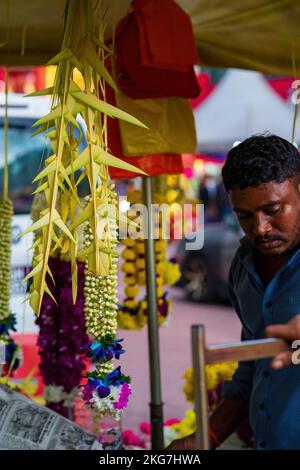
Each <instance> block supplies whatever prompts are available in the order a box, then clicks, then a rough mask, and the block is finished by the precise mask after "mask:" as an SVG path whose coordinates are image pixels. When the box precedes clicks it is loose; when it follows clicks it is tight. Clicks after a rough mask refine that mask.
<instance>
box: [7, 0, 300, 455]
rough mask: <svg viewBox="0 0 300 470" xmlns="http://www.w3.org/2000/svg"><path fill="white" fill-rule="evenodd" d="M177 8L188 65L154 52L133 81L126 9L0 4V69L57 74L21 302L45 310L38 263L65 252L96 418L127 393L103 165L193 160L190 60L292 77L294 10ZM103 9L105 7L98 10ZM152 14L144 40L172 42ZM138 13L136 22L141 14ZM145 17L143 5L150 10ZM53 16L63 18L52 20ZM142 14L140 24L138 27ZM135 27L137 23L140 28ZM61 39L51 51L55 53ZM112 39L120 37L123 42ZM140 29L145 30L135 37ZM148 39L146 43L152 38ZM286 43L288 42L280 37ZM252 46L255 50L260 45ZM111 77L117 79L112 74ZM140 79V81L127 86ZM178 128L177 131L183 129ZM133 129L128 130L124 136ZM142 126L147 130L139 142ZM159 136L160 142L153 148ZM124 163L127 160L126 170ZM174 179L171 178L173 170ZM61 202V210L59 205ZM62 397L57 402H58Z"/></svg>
mask: <svg viewBox="0 0 300 470" xmlns="http://www.w3.org/2000/svg"><path fill="white" fill-rule="evenodd" d="M137 3H138V2H137ZM146 3H147V2H139V4H140V7H141V10H140V11H139V14H142V12H143V8H142V7H143V6H145V5H146ZM167 3H168V4H170V5H171V7H172V8H173V7H174V5H173V2H166V3H165V4H167ZM178 4H179V5H180V6H181V7H182V8H183V9H184V10H185V11H186V12H187V13H188V14H189V15H190V19H191V21H192V24H193V34H194V36H193V38H192V35H191V30H190V29H189V21H188V20H187V16H186V15H183V14H182V13H180V12H179V10H180V9H178V8H177V7H175V8H174V18H177V16H176V15H179V17H180V18H181V19H182V28H183V30H185V29H184V28H186V31H187V35H186V36H184V38H185V39H186V41H187V43H188V40H189V41H190V43H189V44H190V46H191V47H190V49H189V51H191V54H190V56H191V57H188V58H185V59H186V60H187V61H188V63H186V62H184V63H182V62H180V60H179V63H176V64H175V66H174V62H173V63H172V61H173V60H174V57H171V59H170V61H169V63H168V65H167V67H166V63H164V64H163V66H162V65H161V63H160V60H162V57H163V52H164V48H161V49H162V51H160V52H161V56H159V58H158V60H157V57H155V56H154V59H155V60H157V62H156V63H155V66H154V67H153V68H154V69H156V70H155V74H153V75H152V76H151V75H150V76H148V75H147V74H145V75H143V73H144V70H142V71H141V70H140V69H139V72H141V74H140V75H139V74H138V73H137V74H135V72H136V70H137V65H140V64H138V58H137V57H134V55H130V57H129V56H128V55H127V54H126V44H127V43H126V41H127V40H129V39H130V40H132V41H133V42H134V40H135V37H136V34H137V31H136V25H135V24H133V19H134V18H135V19H136V18H139V17H138V13H137V12H136V17H134V16H133V14H132V12H131V10H130V11H129V15H128V16H127V17H126V18H125V21H123V23H122V22H121V23H119V20H120V19H122V18H123V17H124V15H126V13H127V12H128V10H129V6H130V5H129V2H127V1H124V2H115V3H113V2H108V3H107V4H105V5H103V7H102V10H101V12H100V13H99V11H98V10H97V8H98V6H99V5H97V8H96V10H95V11H97V14H95V17H93V13H94V12H93V10H91V9H90V7H86V4H85V2H80V1H78V2H76V1H75V0H73V1H72V0H70V1H69V2H67V3H66V7H65V6H64V5H63V3H62V2H60V1H53V2H52V4H51V8H49V4H48V3H46V2H45V1H38V2H36V1H29V2H23V3H20V2H18V1H17V0H11V1H8V2H5V3H2V4H1V6H0V18H1V20H0V28H1V30H2V31H3V38H2V47H1V49H0V63H1V64H3V65H7V66H9V65H24V64H30V65H40V64H43V63H46V62H48V61H49V60H50V59H52V62H50V63H53V64H57V65H58V68H57V75H56V78H55V82H54V86H53V88H52V89H51V90H49V89H48V90H47V91H46V92H45V94H49V95H51V96H52V98H53V101H52V108H51V111H50V113H49V114H48V115H47V116H46V117H45V118H44V119H43V118H42V119H41V120H39V121H38V122H37V126H40V127H39V129H38V131H45V130H48V127H49V125H50V135H49V137H50V139H51V141H52V144H53V153H54V155H53V156H52V157H51V156H50V158H48V161H47V162H46V166H45V168H44V169H43V170H42V171H41V172H40V173H39V175H38V176H37V178H36V180H37V181H39V180H41V184H40V186H39V187H38V192H42V193H44V194H45V201H46V202H45V206H44V207H43V208H41V210H40V213H39V216H38V219H37V221H36V222H35V223H34V225H33V226H32V228H31V230H32V231H34V232H35V235H36V239H35V245H34V248H35V250H36V251H35V260H34V267H33V271H32V273H31V274H30V275H29V276H28V279H30V278H33V290H32V291H31V293H30V302H31V305H32V307H33V309H34V310H35V312H36V313H37V314H39V313H40V311H41V309H42V308H43V301H44V300H43V299H44V294H47V295H48V297H50V298H53V301H54V302H55V300H54V299H55V294H54V292H53V289H52V288H51V287H50V281H49V279H51V277H52V270H53V267H52V266H51V265H50V262H49V259H51V255H52V253H53V252H55V251H60V253H62V254H65V255H66V254H69V262H70V267H71V271H70V272H69V273H68V275H67V276H68V277H71V278H72V287H71V291H70V292H69V293H70V295H71V297H72V300H73V303H75V302H76V301H77V300H78V297H77V294H78V291H79V289H80V286H81V287H82V289H83V290H85V293H84V295H85V313H86V318H87V326H88V328H87V331H88V333H89V334H90V335H92V336H93V341H92V343H91V344H90V345H88V348H89V350H88V354H89V357H90V358H92V359H95V360H96V361H97V362H98V368H97V367H96V369H95V370H94V371H93V372H92V373H90V374H89V375H88V382H87V384H85V389H84V396H85V400H86V401H87V402H89V403H90V402H93V404H94V405H95V404H96V405H97V406H99V409H105V410H106V411H107V410H108V409H109V408H111V406H112V403H110V402H108V401H105V399H106V398H107V397H110V396H112V395H111V394H112V393H113V392H114V393H115V395H114V400H111V401H113V404H114V405H115V407H114V409H113V411H114V412H115V413H116V414H117V410H121V409H123V408H125V407H126V402H127V400H128V397H129V395H130V386H129V379H128V377H125V376H124V375H123V374H122V373H121V371H120V368H117V369H114V367H113V365H112V363H111V360H112V358H116V359H119V357H120V355H121V354H123V352H124V351H123V349H122V346H121V344H120V341H119V340H117V339H116V338H115V333H116V312H115V310H116V306H115V294H116V262H115V259H114V258H115V255H114V248H115V245H116V244H117V234H116V225H115V224H114V223H113V222H112V221H111V219H109V217H108V215H107V214H106V213H103V214H101V217H99V219H98V212H99V211H100V212H101V207H102V206H101V205H102V204H103V203H104V204H105V205H108V204H110V203H113V204H114V201H115V197H116V195H115V192H114V188H113V187H112V186H111V185H110V182H109V177H108V167H109V166H113V167H114V168H117V169H118V171H119V170H122V171H125V172H128V171H130V172H133V173H134V172H135V173H138V174H144V175H145V174H146V175H149V174H156V175H157V174H161V173H166V166H167V165H168V164H170V158H173V159H174V161H176V156H177V157H178V156H179V155H181V154H182V153H193V151H194V148H195V130H194V127H193V126H194V124H193V118H192V114H191V110H190V108H189V107H188V105H187V98H195V97H196V96H197V94H198V93H199V91H200V90H199V88H197V82H196V81H195V80H194V72H193V67H192V66H193V65H194V64H195V63H196V62H198V60H199V62H200V64H204V65H209V66H222V67H229V66H230V67H241V68H248V69H256V70H261V71H266V72H271V73H289V74H294V75H296V67H297V63H298V61H299V55H300V51H299V47H298V43H299V41H298V35H299V32H298V24H297V19H298V18H299V13H300V7H299V5H297V4H296V3H295V2H293V1H291V0H290V1H285V2H282V1H281V2H279V1H267V2H264V3H263V4H262V2H260V1H258V0H256V1H247V2H243V3H242V4H240V5H237V4H236V2H227V3H226V4H224V2H221V1H219V2H205V1H197V2H194V1H193V0H190V1H188V0H182V1H180V2H178ZM108 6H109V7H110V8H109V9H107V8H108ZM152 7H153V11H154V13H155V12H156V13H157V12H160V13H161V16H160V17H161V18H162V21H163V20H164V21H165V22H162V23H155V21H153V22H152V23H151V21H150V22H149V24H148V26H149V25H150V26H151V27H153V28H154V29H153V30H152V32H153V31H154V30H155V28H158V29H156V31H159V32H160V34H162V37H165V41H171V40H172V38H173V40H174V37H175V36H176V35H175V36H174V33H172V31H170V34H169V35H168V24H169V19H170V17H169V16H168V15H167V16H166V15H165V16H164V14H163V10H162V9H160V2H153V3H152ZM65 8H66V9H65ZM78 8H79V10H78ZM80 8H81V10H80ZM107 11H109V13H107ZM145 11H146V13H147V10H145ZM153 11H152V10H151V8H150V13H153ZM64 12H65V13H67V14H66V15H65V20H64V21H63V18H64ZM105 12H106V15H105V14H104V13H105ZM148 13H149V11H148ZM180 15H181V16H180ZM146 16H147V15H146ZM146 16H145V17H146ZM145 17H142V18H143V21H144V20H145ZM150 17H151V14H150V15H149V18H150ZM82 18H84V22H82ZM155 18H157V15H155ZM283 18H284V19H285V21H283ZM140 19H141V18H140ZM150 19H151V18H150ZM174 21H175V20H174ZM105 22H106V23H108V27H107V28H104V23H105ZM120 24H121V26H120ZM138 24H139V26H140V25H141V24H142V20H141V21H140V23H138ZM116 25H118V28H119V30H118V29H117V34H116V37H114V35H112V30H113V29H114V27H115V26H116ZM150 26H149V28H150ZM85 28H86V29H85ZM104 30H105V35H104ZM63 31H64V35H63V44H62V45H61V38H62V32H63ZM124 31H125V32H126V33H127V36H124V34H125V33H124ZM140 31H142V33H141V37H143V31H144V30H143V29H142V30H140ZM145 31H148V30H147V28H145ZM188 34H189V36H188ZM122 35H123V36H122ZM110 37H112V38H113V39H112V42H106V44H105V41H107V40H108V39H109V38H110ZM149 37H150V36H149ZM154 37H155V36H152V39H153V38H154ZM122 38H123V40H122ZM124 38H125V39H124ZM170 38H171V39H170ZM187 38H188V40H187ZM250 38H251V40H250ZM291 38H293V39H292V40H291ZM177 39H178V37H177ZM237 39H238V40H237ZM115 40H116V41H117V48H118V54H119V55H118V58H120V57H123V60H124V61H123V62H122V63H119V64H118V65H119V66H120V67H121V68H120V69H119V71H120V70H121V71H122V70H123V71H124V70H125V69H126V70H127V71H129V72H130V73H131V72H132V75H130V74H129V76H130V79H131V80H129V81H128V80H127V81H126V80H123V82H122V83H121V81H122V80H120V78H119V80H118V86H120V88H121V90H122V93H121V94H119V93H118V91H117V88H118V86H117V85H116V83H115V81H114V79H113V78H112V76H111V74H110V73H111V71H112V72H113V65H111V64H110V65H107V62H106V59H107V57H106V54H108V56H110V55H112V52H111V47H112V46H113V45H114V41H115ZM182 40H183V37H179V42H180V41H181V42H182ZM160 41H161V38H160ZM262 41H263V44H264V47H261V44H262ZM161 44H164V41H161ZM166 44H167V42H166ZM195 44H196V46H197V49H198V52H197V51H196V47H195ZM151 46H153V48H154V50H155V51H156V52H157V51H158V49H159V44H158V43H157V42H155V40H153V42H152V43H151ZM174 50H176V48H174ZM198 53H199V59H198V57H197V54H198ZM183 56H184V48H183V50H182V51H181V59H182V57H183ZM195 57H196V59H195ZM129 59H130V60H129ZM163 59H165V57H163ZM147 60H148V61H150V62H151V60H153V57H150V58H149V57H148V56H147V57H146V55H145V61H146V62H147ZM155 60H154V62H155ZM126 61H127V62H126ZM152 65H153V64H152ZM147 66H149V63H148V65H147ZM122 67H123V69H122ZM168 67H169V69H170V70H172V73H177V81H176V80H174V81H172V80H170V77H172V74H170V75H168V73H165V75H164V79H163V80H161V79H160V75H159V73H161V72H159V71H161V69H164V70H165V69H167V70H169V69H168ZM172 67H173V68H172ZM74 68H77V69H78V70H80V72H81V74H82V77H83V81H84V90H82V89H80V87H78V85H76V83H75V82H73V81H72V71H73V69H74ZM142 72H143V73H142ZM147 72H149V70H148V71H147ZM182 73H184V74H185V75H184V77H185V79H186V81H183V82H181V81H180V80H178V77H181V75H180V74H182ZM112 75H113V73H112ZM122 76H123V77H124V75H122V74H121V77H122ZM141 77H142V78H141ZM127 78H128V77H127ZM133 78H135V79H136V81H135V80H134V79H133ZM140 79H141V81H140V82H138V80H140ZM155 79H156V80H157V81H156V82H155V83H156V84H157V87H156V88H155V89H149V83H150V82H151V84H152V83H153V81H155ZM143 80H145V82H146V81H147V80H148V83H147V86H148V88H147V86H146V87H145V86H144V83H145V82H143ZM141 82H143V83H142V85H143V86H140V85H141ZM70 83H71V85H70ZM105 83H107V84H108V85H109V86H110V88H111V89H112V90H114V91H115V92H116V93H115V96H114V97H113V98H112V100H110V98H109V97H108V94H109V92H106V89H105ZM170 83H172V84H173V85H174V84H175V85H176V84H181V83H184V84H185V85H186V88H183V89H182V88H180V87H179V88H180V89H178V88H177V89H176V90H172V91H171V90H169V88H170ZM175 85H174V86H175ZM91 90H92V91H91ZM174 96H175V97H176V98H174ZM114 100H115V101H114ZM103 102H104V103H105V104H104V105H103ZM150 108H151V109H150ZM150 110H151V112H152V116H151V112H150ZM78 113H81V114H82V115H83V118H84V120H85V123H86V139H87V148H88V151H83V152H82V153H80V154H79V153H78V150H77V147H78V145H77V141H76V138H75V137H74V134H72V132H73V129H74V128H75V127H78V126H77V123H76V116H77V114H78ZM161 115H163V116H167V118H166V120H165V122H162V123H160V126H161V127H160V129H159V131H160V132H157V129H156V128H155V125H154V124H153V122H155V117H157V116H161ZM153 116H154V117H153ZM170 116H172V119H173V118H174V116H176V117H177V118H176V119H177V120H176V121H175V124H176V126H175V125H174V121H172V120H171V118H170ZM109 118H116V119H118V120H119V121H120V124H119V130H118V132H119V138H121V141H122V151H123V154H122V155H120V154H118V150H116V151H114V152H112V153H110V151H111V147H112V146H113V145H114V143H115V142H116V139H114V141H113V143H112V144H111V143H110V141H109V133H110V132H111V128H110V127H109V126H110V124H109V122H110V119H109ZM183 123H187V124H186V125H185V126H184V125H183ZM133 126H136V127H134V131H133ZM174 127H175V129H176V130H177V131H178V132H177V135H175V134H174V133H173V134H172V132H171V130H173V131H174ZM70 129H71V132H70ZM145 129H146V130H145ZM153 129H154V131H156V132H152V133H151V131H153ZM247 129H248V128H247ZM249 129H251V130H252V129H253V126H250V127H249ZM95 130H96V131H95ZM166 131H169V132H170V134H167V132H166ZM51 132H52V134H51ZM245 132H247V131H245ZM166 134H167V135H168V138H167V139H164V138H163V137H164V136H165V135H166ZM115 135H116V134H115ZM76 152H77V153H76ZM145 155H147V156H148V157H149V158H150V157H151V158H152V159H153V161H154V160H155V158H156V157H155V155H160V156H161V157H162V160H163V159H164V162H165V166H162V167H161V168H159V169H158V171H157V172H155V173H151V171H149V170H151V168H152V166H150V169H148V170H146V169H144V167H143V165H142V159H143V158H144V157H145ZM131 158H136V159H137V160H135V161H134V163H133V160H131ZM139 158H140V160H139ZM76 159H78V160H76ZM129 162H131V163H129ZM81 167H84V172H83V177H87V179H88V181H89V187H90V194H89V198H88V199H86V200H85V206H83V205H82V203H81V202H80V201H79V198H78V194H77V182H78V181H77V179H76V178H77V177H75V176H74V175H75V173H74V171H75V170H79V169H80V168H81ZM74 168H75V170H74ZM148 168H149V165H148ZM177 173H180V169H179V170H178V172H177ZM125 175H126V173H125ZM99 176H100V177H101V179H102V184H101V185H100V186H97V180H98V177H99ZM123 176H124V175H123ZM143 181H144V182H143V193H144V202H145V205H146V207H148V209H150V207H151V203H152V188H151V179H150V178H149V177H148V176H144V180H143ZM65 185H67V187H66V186H65ZM59 190H60V191H59ZM59 192H61V196H60V197H61V200H60V205H61V208H60V212H59V211H58V210H57V206H56V204H57V201H58V198H59ZM6 196H7V191H6ZM69 201H72V202H71V203H70V205H69ZM79 207H80V208H81V210H82V212H81V213H80V214H79V213H78V208H79ZM76 209H77V212H76ZM10 211H11V209H10V208H8V209H7V215H8V216H9V214H10ZM100 219H102V221H100ZM83 222H88V224H89V225H88V228H87V229H85V232H84V235H83V246H82V247H81V249H78V240H77V231H76V228H77V226H79V225H80V224H81V223H83ZM99 224H100V225H101V227H102V228H101V230H100V232H101V231H102V232H103V231H106V232H109V233H110V235H109V236H108V237H107V238H105V239H104V244H101V243H100V242H99V240H98V234H99ZM55 227H58V229H59V230H60V234H58V233H57V232H56V231H55V230H54V229H55ZM104 227H106V230H104ZM151 228H152V217H151V211H150V210H149V213H148V229H149V231H150V233H151ZM61 233H62V235H61ZM8 236H9V234H8ZM99 238H100V237H99ZM102 241H103V240H101V242H102ZM78 253H79V254H80V255H81V257H82V258H81V259H83V262H84V263H85V270H86V272H87V274H86V273H85V278H84V285H82V284H81V281H82V279H81V281H80V274H79V272H80V266H79V265H78ZM154 256H155V246H154V241H153V239H152V238H151V237H149V238H148V240H147V242H146V256H145V258H146V272H147V276H146V284H147V297H148V318H149V348H150V365H151V410H152V412H151V417H152V444H153V447H154V448H157V449H159V448H162V447H163V434H162V398H161V392H160V372H159V344H158V320H157V291H156V290H157V288H158V287H159V286H158V284H157V279H156V272H155V262H154ZM81 269H82V268H81ZM94 300H97V302H98V303H99V304H100V305H102V304H104V303H105V306H108V307H109V309H108V310H109V311H110V312H109V314H107V315H106V317H105V315H104V317H105V321H102V320H99V318H96V317H95V315H94V314H95V306H94V303H95V302H94ZM101 308H102V307H101ZM108 310H106V312H107V311H108ZM82 347H84V346H82ZM71 392H72V390H70V391H68V393H69V394H70V393H71ZM67 398H68V399H69V398H70V396H68V397H67ZM64 399H65V397H64Z"/></svg>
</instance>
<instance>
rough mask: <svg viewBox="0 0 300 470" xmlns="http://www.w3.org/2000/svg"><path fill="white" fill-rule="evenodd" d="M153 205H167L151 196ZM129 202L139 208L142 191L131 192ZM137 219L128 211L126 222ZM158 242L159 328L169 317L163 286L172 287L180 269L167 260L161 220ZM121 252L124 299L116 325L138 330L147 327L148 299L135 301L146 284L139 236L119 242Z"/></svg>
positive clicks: (163, 200)
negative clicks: (121, 248) (137, 205)
mask: <svg viewBox="0 0 300 470" xmlns="http://www.w3.org/2000/svg"><path fill="white" fill-rule="evenodd" d="M153 199H154V203H155V204H162V203H166V199H165V197H164V195H163V194H161V193H159V192H155V193H154V198H153ZM128 200H129V202H130V203H131V204H138V203H141V201H142V194H141V191H138V190H132V191H130V192H129V193H128ZM135 217H136V213H135V211H131V210H130V209H129V211H128V218H129V219H131V220H133V219H134V218H135ZM158 225H159V226H158V230H159V238H158V239H157V240H155V242H154V247H155V263H156V289H157V308H158V324H159V326H162V325H164V324H165V323H166V321H167V319H168V314H169V307H170V305H171V301H170V299H169V298H168V293H167V292H166V291H165V290H164V285H172V284H175V282H177V280H178V279H179V278H180V268H179V265H178V264H177V263H173V262H170V261H168V260H167V240H165V239H164V237H163V234H162V220H161V217H160V218H159V224H158ZM122 245H123V246H124V249H123V251H122V255H121V256H122V259H123V263H122V266H121V270H122V271H123V272H124V274H125V276H124V284H125V299H124V301H123V304H122V306H121V307H120V309H119V311H118V324H119V327H120V328H123V329H134V330H140V329H142V328H143V327H144V326H145V325H146V324H147V310H148V306H147V299H146V298H143V299H140V300H139V299H138V296H139V293H140V287H141V286H144V285H145V283H146V261H145V243H144V238H143V237H142V236H140V237H138V238H137V239H132V238H125V239H123V240H122Z"/></svg>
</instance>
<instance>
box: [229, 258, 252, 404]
mask: <svg viewBox="0 0 300 470" xmlns="http://www.w3.org/2000/svg"><path fill="white" fill-rule="evenodd" d="M234 271H235V262H233V263H232V266H231V269H230V274H229V282H228V290H229V296H230V300H231V303H232V305H233V307H234V309H235V311H236V313H237V315H238V317H239V319H240V320H241V323H242V325H243V320H242V317H241V313H240V307H239V303H238V299H237V297H236V295H235V291H234ZM249 339H252V338H250V335H249V333H248V331H247V329H246V328H245V327H244V325H243V328H242V334H241V341H245V340H249ZM254 372H255V361H243V362H240V363H239V365H238V368H237V369H236V371H235V373H234V375H233V377H232V379H231V380H229V381H227V380H226V381H225V382H224V385H223V389H222V397H223V398H233V399H235V400H244V401H249V399H250V395H251V391H252V381H253V376H254Z"/></svg>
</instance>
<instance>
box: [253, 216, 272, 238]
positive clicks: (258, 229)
mask: <svg viewBox="0 0 300 470" xmlns="http://www.w3.org/2000/svg"><path fill="white" fill-rule="evenodd" d="M271 230H272V227H271V225H270V223H269V222H268V219H267V217H265V216H263V215H256V216H255V217H254V225H253V234H254V235H255V236H256V237H261V236H263V235H264V234H265V233H267V232H270V231H271Z"/></svg>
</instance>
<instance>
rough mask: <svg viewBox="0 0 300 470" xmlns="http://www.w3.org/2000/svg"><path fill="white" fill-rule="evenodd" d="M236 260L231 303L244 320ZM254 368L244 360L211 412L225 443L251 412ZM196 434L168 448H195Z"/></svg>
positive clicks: (246, 334) (244, 334)
mask: <svg viewBox="0 0 300 470" xmlns="http://www.w3.org/2000/svg"><path fill="white" fill-rule="evenodd" d="M233 271H234V262H233V265H232V268H231V270H230V274H229V282H228V289H229V295H230V299H231V302H232V305H233V307H234V309H235V311H236V313H237V315H238V316H239V318H240V320H241V321H242V318H241V314H240V308H239V303H238V299H237V297H236V295H235V292H234V288H233V285H234V281H233ZM241 339H242V341H243V340H247V339H252V338H250V334H249V332H248V331H247V330H246V329H245V327H243V329H242V336H241ZM254 371H255V363H254V361H246V362H241V363H240V364H239V366H238V368H237V370H236V372H235V373H234V375H233V378H232V380H230V381H226V382H225V384H224V386H223V392H222V396H223V399H222V401H221V402H220V404H219V405H218V407H217V408H216V410H215V411H214V412H213V413H212V415H211V417H210V423H209V426H210V428H211V430H212V431H213V433H214V434H215V436H216V437H217V439H218V441H219V442H220V443H222V442H223V441H224V440H225V439H227V437H228V436H230V434H232V433H233V432H234V431H235V430H236V428H237V427H238V426H239V425H240V424H242V423H243V422H244V421H245V419H246V418H248V415H249V399H250V394H251V390H252V380H253V375H254ZM195 445H196V442H195V434H192V435H191V436H187V437H185V438H182V439H178V440H176V441H173V442H172V444H171V445H170V446H169V447H168V449H170V450H192V449H195ZM216 447H217V445H216V442H215V440H214V439H213V438H211V439H210V448H211V449H215V448H216Z"/></svg>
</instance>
